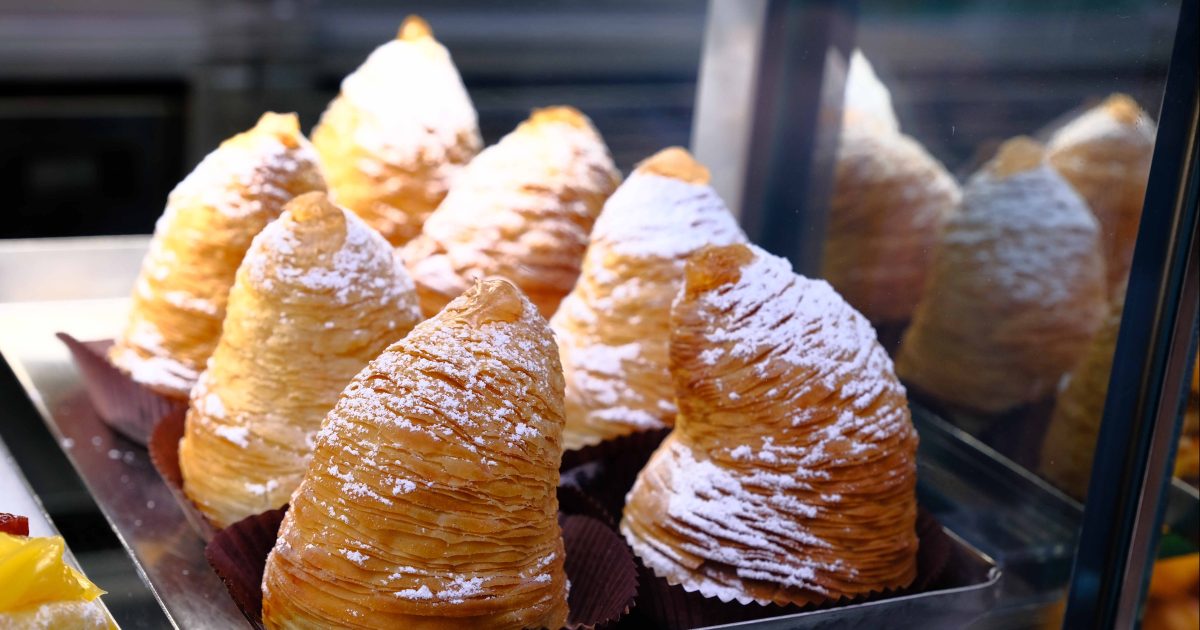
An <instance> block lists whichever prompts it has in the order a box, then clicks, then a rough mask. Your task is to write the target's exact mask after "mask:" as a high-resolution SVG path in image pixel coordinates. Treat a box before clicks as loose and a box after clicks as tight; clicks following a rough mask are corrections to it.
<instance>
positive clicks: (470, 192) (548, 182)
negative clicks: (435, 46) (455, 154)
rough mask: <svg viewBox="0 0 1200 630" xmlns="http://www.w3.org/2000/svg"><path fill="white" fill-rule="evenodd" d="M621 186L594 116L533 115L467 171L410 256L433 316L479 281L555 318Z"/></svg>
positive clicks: (554, 111) (562, 110) (560, 111)
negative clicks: (488, 280) (510, 287)
mask: <svg viewBox="0 0 1200 630" xmlns="http://www.w3.org/2000/svg"><path fill="white" fill-rule="evenodd" d="M619 181H620V174H619V173H618V171H617V170H616V167H615V166H613V163H612V158H611V157H610V156H609V154H608V148H607V147H606V146H605V144H604V140H603V139H602V138H601V137H600V134H599V133H597V132H596V130H595V129H594V128H593V127H592V125H591V123H590V122H589V121H588V119H587V117H586V116H584V115H583V114H581V113H580V112H579V111H578V110H575V109H573V108H570V107H549V108H545V109H540V110H536V111H534V112H533V114H532V115H531V116H530V117H529V119H528V120H526V121H524V122H522V123H521V124H520V125H518V126H517V128H516V129H515V130H514V131H513V132H512V133H510V134H508V135H506V136H505V137H504V138H502V139H501V140H500V142H499V143H497V144H496V145H494V146H491V147H488V148H487V149H485V150H484V151H483V152H482V153H480V154H479V156H478V157H476V158H475V159H474V160H473V161H472V162H471V163H470V165H468V166H467V168H466V169H465V170H464V171H463V173H462V175H461V176H460V177H459V178H458V179H457V180H456V182H455V185H454V187H453V189H452V190H451V191H450V193H449V194H448V195H447V196H446V199H445V200H444V201H442V203H441V205H440V206H438V209H437V210H436V211H435V212H434V213H433V214H432V215H430V217H429V219H428V220H427V221H426V223H425V226H424V229H423V231H422V233H421V235H420V236H419V237H418V238H416V239H414V240H413V241H412V242H411V243H409V245H408V246H407V247H406V248H405V250H404V257H405V262H406V264H407V265H408V268H409V271H410V272H411V273H412V275H413V279H414V280H415V281H416V283H417V290H418V292H419V293H420V295H421V304H422V309H423V310H424V311H425V314H426V315H432V314H434V313H436V312H437V311H438V310H439V309H441V307H442V306H444V305H445V304H446V303H447V302H449V301H450V300H451V299H453V298H454V297H455V296H457V295H459V294H460V293H462V292H463V291H464V290H466V289H467V288H468V287H469V286H470V285H471V283H472V282H474V281H475V280H476V279H479V278H485V277H489V276H500V277H504V278H507V279H509V280H511V281H513V282H514V283H516V284H517V286H518V287H520V288H521V290H522V291H524V292H525V293H526V294H527V295H528V296H529V298H530V299H531V300H533V302H534V303H535V304H537V305H538V307H539V308H540V309H541V311H542V314H543V315H545V316H547V317H549V316H550V315H552V314H553V313H554V311H555V309H556V308H557V307H558V303H559V301H560V300H561V299H562V297H563V296H564V295H566V294H567V292H568V291H570V290H571V287H572V286H573V285H574V283H575V279H576V277H577V276H578V275H579V266H580V262H581V260H582V258H583V253H584V249H585V248H586V247H587V242H588V234H589V233H590V232H591V230H592V224H593V223H594V222H595V220H596V216H597V215H598V214H599V213H600V208H601V206H602V205H603V203H604V200H605V199H606V198H607V197H608V195H609V194H610V193H611V192H612V191H613V189H614V188H616V186H617V184H618V183H619Z"/></svg>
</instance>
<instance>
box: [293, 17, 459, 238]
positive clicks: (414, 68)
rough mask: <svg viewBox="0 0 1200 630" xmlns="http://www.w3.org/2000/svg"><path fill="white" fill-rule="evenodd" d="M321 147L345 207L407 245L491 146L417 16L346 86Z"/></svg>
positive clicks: (321, 134)
mask: <svg viewBox="0 0 1200 630" xmlns="http://www.w3.org/2000/svg"><path fill="white" fill-rule="evenodd" d="M313 143H314V144H315V145H316V148H317V151H318V152H320V154H321V160H322V162H323V164H324V167H325V172H326V176H327V177H328V178H329V184H330V187H331V188H333V190H334V192H335V193H336V200H337V202H338V203H340V204H342V205H344V206H346V207H348V208H350V209H351V210H353V211H354V212H356V213H358V214H359V215H360V216H362V217H363V218H364V219H366V221H367V223H369V224H370V225H371V226H372V227H374V228H375V229H377V230H379V231H380V232H381V233H382V234H383V235H384V237H385V238H387V239H388V240H389V241H390V242H392V243H393V244H395V245H400V244H403V243H405V242H407V241H409V240H410V239H412V238H413V237H414V236H416V235H417V234H419V233H420V231H421V225H422V224H423V223H424V222H425V219H426V217H428V216H429V213H431V212H433V209H434V208H436V207H437V205H438V203H440V202H441V201H442V198H443V197H445V196H446V192H447V191H448V190H449V189H450V184H451V183H452V182H453V180H454V178H455V177H457V175H458V173H459V172H460V171H461V170H462V168H463V167H464V166H465V165H466V164H467V162H469V161H470V160H471V158H472V157H474V156H475V154H476V153H478V152H479V149H480V147H481V146H482V144H483V141H482V139H481V138H480V136H479V123H478V119H477V116H476V114H475V107H474V105H473V104H472V103H471V98H470V96H469V95H468V94H467V90H466V88H465V87H464V86H463V82H462V78H461V77H460V76H459V74H458V69H457V68H456V67H455V66H454V61H453V60H452V59H451V58H450V53H449V52H448V51H447V50H446V48H445V47H444V46H442V44H441V43H439V42H438V41H437V40H436V39H434V36H433V31H432V29H430V28H429V24H427V23H426V22H425V21H424V20H422V19H421V18H419V17H417V16H409V18H408V19H406V20H405V21H404V24H403V25H401V27H400V31H399V33H398V34H397V35H396V38H395V39H394V40H392V41H390V42H388V43H386V44H384V45H382V46H380V47H379V48H376V49H375V51H374V52H372V53H371V55H370V56H369V57H367V59H366V61H365V62H363V64H362V65H361V66H359V67H358V69H357V70H355V71H354V72H352V73H350V74H349V75H348V76H346V78H345V79H344V80H343V81H342V89H341V93H340V94H339V95H338V96H337V98H335V99H334V100H333V101H332V102H331V103H330V104H329V107H328V109H326V110H325V113H324V114H323V115H322V116H321V121H320V122H319V123H318V124H317V126H316V128H315V129H314V130H313Z"/></svg>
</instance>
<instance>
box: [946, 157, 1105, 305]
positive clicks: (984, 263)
mask: <svg viewBox="0 0 1200 630" xmlns="http://www.w3.org/2000/svg"><path fill="white" fill-rule="evenodd" d="M1044 157H1045V153H1044V151H1043V149H1042V147H1041V146H1039V145H1038V144H1037V143H1036V142H1034V141H1033V140H1031V139H1029V138H1024V137H1020V138H1014V139H1012V140H1009V141H1008V142H1006V143H1004V145H1002V146H1001V147H1000V150H999V152H998V153H997V154H996V157H995V158H994V159H993V160H992V161H991V162H989V163H988V164H987V165H986V166H985V167H984V168H983V169H982V170H981V171H980V172H979V173H976V174H975V175H974V176H972V177H971V179H970V180H969V181H968V182H967V187H966V191H965V192H966V199H965V201H964V204H963V207H962V212H961V213H960V214H958V215H956V216H955V217H953V218H951V219H950V221H949V223H948V224H947V227H946V230H945V234H944V236H943V238H942V244H943V247H949V248H953V249H954V251H955V252H956V253H960V254H964V255H966V256H967V257H968V259H969V260H971V261H972V262H973V263H974V264H975V265H977V267H976V269H978V270H979V272H980V273H981V275H982V276H983V278H981V281H982V280H983V279H984V278H986V279H987V280H988V282H989V284H990V285H991V288H992V290H994V291H996V292H998V293H999V294H1000V295H999V296H998V297H999V298H1000V299H1005V300H1012V301H1016V302H1019V303H1024V304H1028V305H1029V306H1031V307H1043V308H1045V307H1051V306H1053V305H1054V304H1055V303H1056V302H1059V301H1062V300H1065V299H1068V298H1069V297H1070V296H1071V294H1072V293H1073V292H1074V291H1076V290H1077V289H1087V288H1088V285H1089V281H1090V280H1091V278H1092V276H1094V275H1095V272H1102V271H1103V263H1102V262H1100V263H1096V262H1095V259H1094V256H1093V252H1094V251H1095V248H1096V244H1097V237H1098V232H1099V226H1098V224H1097V223H1096V219H1095V217H1093V216H1092V214H1091V213H1090V212H1088V211H1087V206H1086V204H1084V203H1083V200H1082V199H1080V198H1079V195H1078V194H1077V193H1076V192H1075V191H1074V190H1072V189H1071V187H1070V186H1069V185H1067V184H1066V182H1065V181H1064V180H1063V179H1062V178H1061V177H1060V176H1058V174H1057V173H1055V172H1054V170H1053V169H1052V168H1050V167H1049V166H1048V165H1047V164H1046V163H1045V160H1044ZM984 243H987V244H988V245H989V247H978V245H981V244H984ZM1085 262H1092V263H1093V264H1092V265H1091V266H1090V267H1088V268H1081V267H1085V265H1084V263H1085ZM1001 296H1002V297H1001Z"/></svg>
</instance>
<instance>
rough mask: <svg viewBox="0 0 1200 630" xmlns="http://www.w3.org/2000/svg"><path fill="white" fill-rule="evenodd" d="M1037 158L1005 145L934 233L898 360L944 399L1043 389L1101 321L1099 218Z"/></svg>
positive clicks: (1032, 148) (1027, 144)
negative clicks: (936, 237) (928, 261)
mask: <svg viewBox="0 0 1200 630" xmlns="http://www.w3.org/2000/svg"><path fill="white" fill-rule="evenodd" d="M1043 158H1044V152H1043V150H1042V147H1041V146H1040V145H1038V144H1037V143H1036V142H1034V141H1032V140H1030V139H1028V138H1016V139H1013V140H1009V141H1008V142H1006V143H1004V145H1002V146H1001V147H1000V150H999V153H998V154H997V155H996V157H995V158H993V159H992V160H991V161H990V162H988V163H987V164H986V165H984V167H983V168H982V170H981V171H980V172H978V173H976V174H975V175H974V176H973V177H972V178H971V180H970V181H968V182H967V186H966V188H965V189H964V191H963V203H962V208H961V211H960V212H958V213H956V214H955V215H953V216H952V217H951V218H950V219H949V221H948V222H947V223H946V226H945V229H944V230H943V232H942V235H941V237H940V240H939V243H938V248H937V251H936V253H935V257H934V265H933V269H932V270H931V272H930V278H929V283H928V285H927V286H926V290H925V292H924V297H923V299H922V301H921V302H920V303H919V304H918V305H917V310H916V312H915V313H914V315H913V322H912V325H911V326H910V327H909V328H908V330H907V331H906V333H905V335H904V339H903V341H902V342H901V344H900V350H899V354H898V356H897V360H896V369H897V372H898V373H899V375H900V377H901V378H903V379H905V381H906V382H907V383H908V384H910V385H911V386H914V387H916V388H918V389H920V390H922V391H924V392H925V393H927V394H929V395H932V396H934V397H936V398H937V399H939V400H941V401H942V402H943V403H946V404H949V405H952V406H954V407H958V408H963V409H968V410H972V411H976V412H982V413H988V414H996V413H1002V412H1005V411H1008V410H1010V409H1013V408H1015V407H1017V406H1019V405H1022V404H1027V403H1032V402H1034V401H1037V400H1041V399H1043V398H1045V397H1047V396H1049V395H1050V394H1052V393H1053V392H1054V388H1055V387H1056V386H1057V385H1058V381H1059V379H1060V378H1062V375H1063V374H1064V373H1066V372H1067V370H1069V369H1071V367H1072V366H1074V365H1075V363H1076V362H1077V361H1078V360H1079V359H1080V357H1081V356H1082V354H1083V352H1084V350H1085V349H1086V347H1087V343H1088V340H1090V339H1091V338H1092V335H1093V334H1094V333H1095V332H1096V329H1097V328H1099V326H1100V323H1101V321H1102V320H1103V319H1104V312H1105V305H1106V300H1107V298H1106V297H1105V293H1106V288H1105V275H1104V260H1103V258H1102V257H1101V253H1100V230H1099V225H1098V224H1097V223H1096V219H1095V217H1093V216H1092V214H1091V212H1090V211H1089V210H1088V208H1087V205H1086V204H1085V203H1084V201H1083V199H1081V198H1080V197H1079V195H1078V194H1076V193H1075V191H1074V190H1072V189H1071V187H1070V185H1069V184H1067V182H1066V181H1065V180H1064V179H1063V178H1062V177H1060V176H1059V175H1058V173H1056V172H1055V171H1054V169H1052V168H1050V167H1049V166H1048V165H1047V164H1046V163H1045V161H1044V159H1043Z"/></svg>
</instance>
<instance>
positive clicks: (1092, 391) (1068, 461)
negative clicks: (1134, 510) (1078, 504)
mask: <svg viewBox="0 0 1200 630" xmlns="http://www.w3.org/2000/svg"><path fill="white" fill-rule="evenodd" d="M1122 297H1123V296H1122ZM1123 301H1124V300H1123V299H1118V300H1117V301H1116V302H1115V303H1114V304H1113V305H1112V308H1111V309H1110V311H1109V314H1108V317H1107V319H1105V321H1104V325H1103V326H1102V327H1101V328H1100V330H1099V331H1098V332H1097V333H1096V336H1095V337H1093V338H1092V340H1091V343H1090V344H1089V345H1088V350H1087V352H1086V353H1085V354H1084V356H1083V358H1082V360H1081V361H1080V362H1079V364H1078V365H1077V366H1075V369H1074V370H1073V371H1072V372H1071V374H1070V376H1069V377H1068V378H1067V379H1066V387H1065V388H1063V390H1062V392H1061V393H1060V394H1059V395H1058V399H1057V400H1055V401H1054V413H1053V415H1052V416H1051V418H1050V426H1049V427H1048V428H1047V429H1046V438H1045V442H1044V443H1043V445H1042V454H1041V466H1040V468H1041V472H1042V474H1043V475H1045V476H1046V478H1047V479H1049V480H1050V481H1051V482H1052V483H1053V484H1054V485H1056V486H1058V487H1059V488H1062V489H1063V490H1064V491H1066V492H1067V494H1070V495H1071V496H1073V497H1075V498H1077V499H1083V497H1084V495H1085V494H1087V486H1088V480H1089V479H1090V478H1091V474H1092V455H1093V452H1092V451H1093V450H1094V449H1095V448H1096V438H1097V436H1099V434H1100V418H1101V417H1102V416H1103V415H1104V401H1105V396H1106V395H1107V393H1108V377H1109V374H1110V373H1111V372H1112V366H1113V352H1114V351H1115V350H1116V347H1117V333H1118V331H1119V330H1120V328H1121V306H1122V302H1123Z"/></svg>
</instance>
